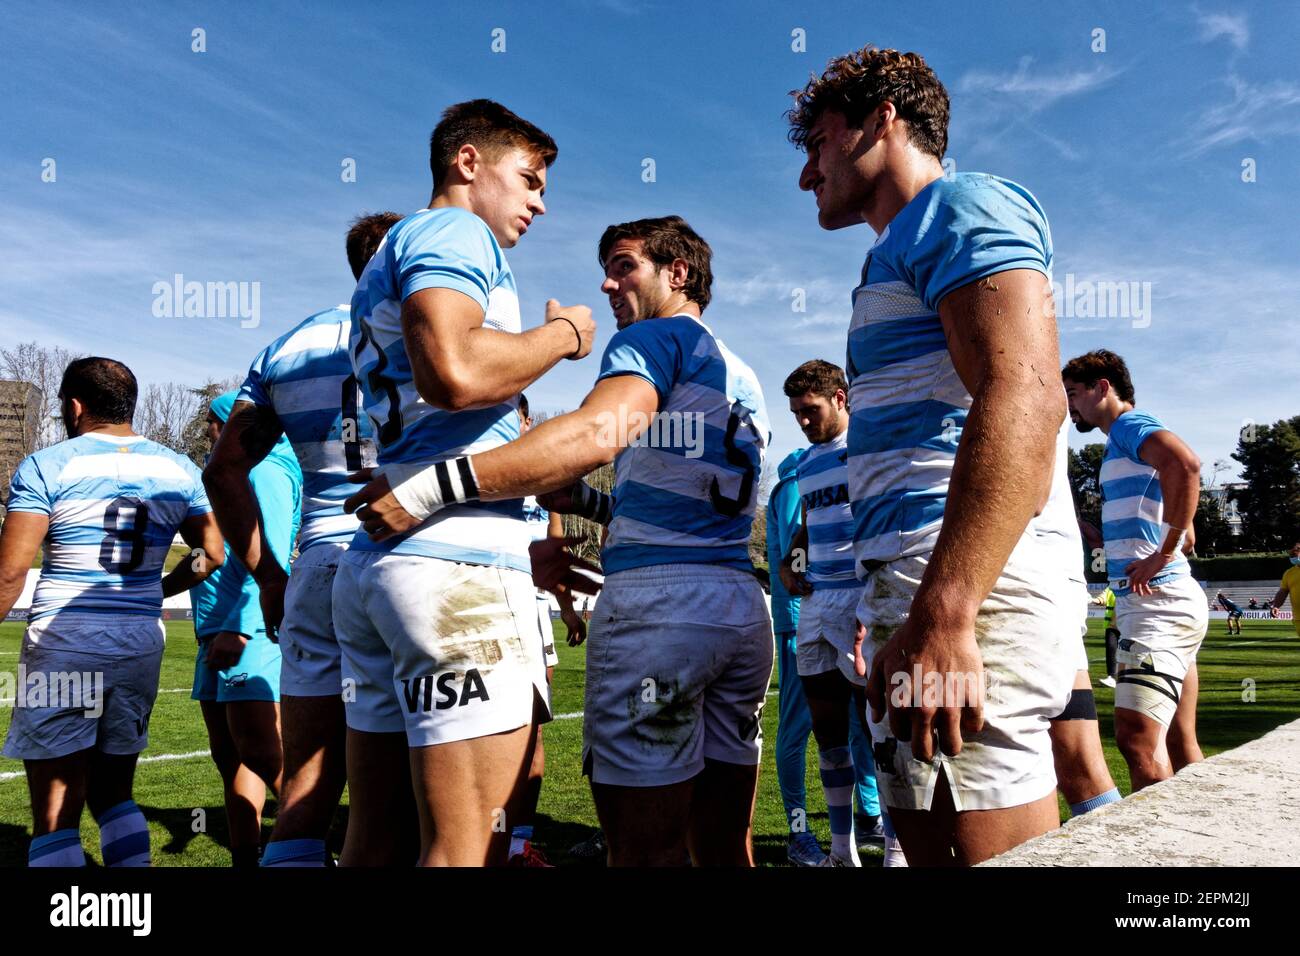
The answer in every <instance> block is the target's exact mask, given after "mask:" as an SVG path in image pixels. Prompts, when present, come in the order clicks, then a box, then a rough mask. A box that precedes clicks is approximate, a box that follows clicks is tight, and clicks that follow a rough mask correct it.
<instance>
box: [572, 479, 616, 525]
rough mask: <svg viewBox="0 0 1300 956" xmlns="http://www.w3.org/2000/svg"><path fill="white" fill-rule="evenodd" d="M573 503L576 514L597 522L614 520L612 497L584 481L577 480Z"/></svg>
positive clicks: (605, 522)
mask: <svg viewBox="0 0 1300 956" xmlns="http://www.w3.org/2000/svg"><path fill="white" fill-rule="evenodd" d="M573 504H574V506H575V507H577V509H578V514H580V515H582V517H584V518H588V519H590V520H592V521H594V522H596V523H597V524H609V523H610V522H611V521H613V520H614V499H613V497H611V496H610V495H607V494H605V493H604V492H603V491H597V490H596V489H595V488H593V487H591V485H589V484H587V483H586V482H585V481H580V482H578V487H577V489H576V490H575V493H574V501H573Z"/></svg>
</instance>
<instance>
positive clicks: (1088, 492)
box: [1067, 444, 1106, 531]
mask: <svg viewBox="0 0 1300 956" xmlns="http://www.w3.org/2000/svg"><path fill="white" fill-rule="evenodd" d="M1069 451H1070V459H1069V466H1068V469H1067V470H1068V473H1069V476H1070V493H1071V494H1072V495H1073V496H1074V510H1075V511H1076V512H1077V513H1078V515H1079V520H1080V521H1086V522H1087V523H1088V524H1090V525H1093V526H1094V527H1095V528H1097V530H1098V531H1100V530H1101V459H1102V457H1103V456H1104V455H1105V454H1106V446H1105V445H1098V444H1092V445H1084V446H1083V451H1079V452H1076V451H1075V450H1074V449H1073V448H1071V449H1070V450H1069Z"/></svg>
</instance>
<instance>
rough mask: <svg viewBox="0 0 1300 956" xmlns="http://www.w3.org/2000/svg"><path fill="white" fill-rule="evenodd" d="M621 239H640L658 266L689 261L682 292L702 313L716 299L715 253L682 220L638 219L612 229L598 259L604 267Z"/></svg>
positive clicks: (608, 231) (679, 217) (665, 217)
mask: <svg viewBox="0 0 1300 956" xmlns="http://www.w3.org/2000/svg"><path fill="white" fill-rule="evenodd" d="M620 239H640V240H641V251H642V252H643V253H644V254H645V257H646V258H647V259H649V260H650V261H651V262H653V263H654V264H655V265H656V266H658V267H660V268H662V267H664V266H666V265H671V264H672V262H673V260H675V259H684V260H686V265H687V266H688V267H689V268H690V271H689V272H688V273H687V274H686V285H685V286H684V287H683V288H682V292H684V293H685V294H686V298H688V299H690V300H691V301H692V302H694V303H695V304H696V305H698V306H699V307H700V311H701V312H703V311H704V310H705V309H707V308H708V307H709V302H710V300H711V299H712V298H713V293H712V292H711V291H710V289H712V287H713V250H712V249H710V248H709V244H708V243H707V242H705V241H704V240H703V239H702V238H701V237H700V235H699V233H697V232H696V231H695V230H694V229H692V228H691V227H690V224H689V223H687V221H686V220H685V219H683V218H682V217H681V216H662V217H660V218H658V219H637V220H634V221H632V222H621V223H619V224H618V225H615V226H610V227H609V228H608V229H606V230H605V234H604V235H603V236H601V237H600V247H599V250H598V251H597V253H596V258H597V259H598V260H599V261H600V266H601V268H602V269H603V268H604V267H605V259H606V258H607V257H608V256H609V250H610V249H612V248H614V243H616V242H618V241H619V240H620Z"/></svg>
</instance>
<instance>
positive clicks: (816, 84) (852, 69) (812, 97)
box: [786, 46, 948, 159]
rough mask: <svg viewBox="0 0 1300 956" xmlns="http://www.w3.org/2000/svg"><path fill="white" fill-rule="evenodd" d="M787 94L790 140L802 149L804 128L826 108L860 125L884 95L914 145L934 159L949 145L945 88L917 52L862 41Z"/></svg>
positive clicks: (806, 129) (854, 124)
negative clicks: (791, 100) (791, 103)
mask: <svg viewBox="0 0 1300 956" xmlns="http://www.w3.org/2000/svg"><path fill="white" fill-rule="evenodd" d="M790 95H791V96H793V97H794V107H793V108H792V109H791V110H790V111H789V112H788V113H786V118H787V119H788V120H789V121H790V133H789V136H790V142H792V143H794V145H796V146H798V147H799V148H800V149H805V148H807V141H808V133H809V132H810V131H811V130H812V127H813V124H814V123H816V122H817V118H818V117H819V116H821V115H822V113H824V112H825V111H826V110H835V111H836V112H837V113H843V114H844V119H845V121H846V122H847V123H848V125H849V126H851V127H854V126H861V125H862V123H863V121H864V120H865V119H866V118H867V116H869V115H870V114H871V112H872V111H873V110H875V108H876V107H878V106H879V105H880V104H881V103H884V102H885V101H888V102H890V103H893V104H894V109H896V110H897V111H898V118H899V119H901V120H905V121H906V122H907V130H908V139H909V140H910V141H911V142H912V144H913V145H914V146H916V148H917V149H919V150H921V151H922V152H925V153H929V154H930V155H931V156H933V157H934V158H935V159H943V154H944V153H945V152H947V150H948V91H947V90H946V89H944V86H943V84H942V83H940V82H939V78H938V77H937V76H935V75H934V70H932V69H930V67H929V66H927V65H926V62H925V59H924V57H922V56H921V54H919V53H900V52H899V51H897V50H877V49H876V48H875V47H872V46H865V47H863V48H862V49H861V50H857V51H855V52H853V53H846V54H845V55H844V56H837V57H835V58H834V59H832V60H831V61H830V62H829V63H828V64H826V71H825V72H824V73H822V75H821V78H820V79H819V78H817V77H816V76H814V77H812V78H811V79H809V81H808V85H807V86H805V87H804V88H803V89H802V90H791V91H790Z"/></svg>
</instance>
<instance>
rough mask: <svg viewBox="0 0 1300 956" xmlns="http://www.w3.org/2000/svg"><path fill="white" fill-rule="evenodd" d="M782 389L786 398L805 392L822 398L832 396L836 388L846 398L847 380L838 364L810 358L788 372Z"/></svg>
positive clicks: (847, 390)
mask: <svg viewBox="0 0 1300 956" xmlns="http://www.w3.org/2000/svg"><path fill="white" fill-rule="evenodd" d="M784 389H785V394H786V397H787V398H795V397H797V396H799V395H803V394H804V393H805V392H812V393H813V394H814V395H820V396H822V397H823V398H834V397H835V392H836V391H837V390H838V391H842V392H843V393H844V397H845V398H846V399H847V398H848V395H849V381H848V379H847V378H845V377H844V369H842V368H840V367H839V366H838V365H832V364H831V363H830V362H827V361H826V360H825V359H812V360H810V361H807V362H804V363H803V364H802V365H800V366H799V367H798V368H797V369H795V370H794V371H793V372H791V373H790V375H789V377H788V378H786V380H785V386H784Z"/></svg>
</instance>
